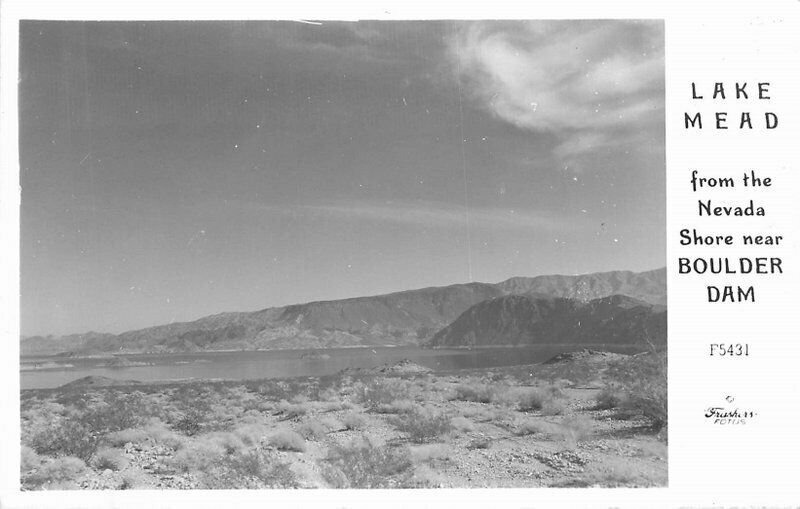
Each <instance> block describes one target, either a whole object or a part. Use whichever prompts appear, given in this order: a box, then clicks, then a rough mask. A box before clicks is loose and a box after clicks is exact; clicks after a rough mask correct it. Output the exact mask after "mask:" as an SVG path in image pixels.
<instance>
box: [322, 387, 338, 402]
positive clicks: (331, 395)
mask: <svg viewBox="0 0 800 509" xmlns="http://www.w3.org/2000/svg"><path fill="white" fill-rule="evenodd" d="M317 399H318V400H319V401H337V400H338V399H339V391H337V390H336V389H335V388H334V387H326V388H325V389H323V390H321V391H319V394H318V398H317Z"/></svg>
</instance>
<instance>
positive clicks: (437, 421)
mask: <svg viewBox="0 0 800 509" xmlns="http://www.w3.org/2000/svg"><path fill="white" fill-rule="evenodd" d="M392 423H393V424H394V425H395V427H396V428H397V429H398V430H399V431H401V432H403V433H405V434H406V435H407V437H408V439H409V440H411V441H412V442H416V443H422V442H427V441H430V440H433V439H436V438H439V437H440V436H442V435H444V434H446V433H449V432H450V431H452V430H453V425H452V424H451V422H450V417H448V416H447V415H446V414H444V413H441V412H437V411H435V410H432V409H430V408H420V409H416V410H415V411H413V412H408V413H406V414H403V415H402V416H399V417H397V418H395V419H394V420H393V421H392Z"/></svg>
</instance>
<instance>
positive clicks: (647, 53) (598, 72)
mask: <svg viewBox="0 0 800 509" xmlns="http://www.w3.org/2000/svg"><path fill="white" fill-rule="evenodd" d="M448 49H449V51H448V56H449V60H450V65H451V69H452V71H453V73H454V76H455V78H456V79H457V80H458V83H459V86H460V87H461V90H462V93H464V95H465V96H466V97H467V98H468V99H470V100H472V101H474V103H476V104H477V105H478V107H480V108H483V109H485V110H487V111H489V112H491V113H492V114H494V115H495V117H497V118H499V119H501V120H502V121H504V122H507V123H509V124H513V125H515V126H516V127H518V128H520V129H523V130H527V131H531V132H540V133H541V132H547V133H550V134H554V135H556V136H557V138H558V139H560V140H562V141H561V142H560V143H559V144H558V145H556V146H555V147H554V149H553V151H552V155H553V156H555V157H556V158H558V159H559V160H560V161H561V162H562V163H563V164H565V165H570V166H571V167H573V169H575V168H578V167H580V163H581V162H585V161H586V158H590V157H592V156H593V155H595V154H598V153H600V152H602V151H605V152H607V151H611V150H620V151H621V150H627V149H628V148H630V146H631V145H632V144H636V143H637V140H638V141H642V139H643V138H642V131H643V130H645V129H647V128H652V127H653V126H655V125H658V123H659V122H661V119H662V118H663V109H664V100H663V87H664V45H663V24H662V23H661V22H657V21H641V22H638V21H636V22H634V21H531V22H514V23H506V24H503V23H499V24H498V23H473V24H466V25H461V26H460V29H459V30H458V31H457V32H456V33H455V34H454V36H453V37H452V38H451V39H450V40H449V46H448ZM662 123H663V122H662Z"/></svg>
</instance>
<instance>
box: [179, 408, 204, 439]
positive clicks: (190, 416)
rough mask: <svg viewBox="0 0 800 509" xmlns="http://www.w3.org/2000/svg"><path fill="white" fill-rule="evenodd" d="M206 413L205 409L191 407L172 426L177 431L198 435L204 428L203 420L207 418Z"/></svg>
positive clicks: (187, 434)
mask: <svg viewBox="0 0 800 509" xmlns="http://www.w3.org/2000/svg"><path fill="white" fill-rule="evenodd" d="M204 413H205V412H203V411H200V410H197V409H194V408H190V409H189V410H187V411H186V412H185V413H184V414H183V416H182V417H181V418H180V419H178V420H177V421H176V422H175V424H174V425H173V426H172V427H173V428H174V429H175V431H178V432H179V433H183V434H184V435H186V436H194V435H197V434H198V433H200V431H201V430H202V429H203V421H204V419H205V417H204Z"/></svg>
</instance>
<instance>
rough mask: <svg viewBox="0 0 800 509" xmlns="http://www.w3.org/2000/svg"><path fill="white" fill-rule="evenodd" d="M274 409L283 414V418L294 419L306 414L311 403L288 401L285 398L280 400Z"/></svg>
mask: <svg viewBox="0 0 800 509" xmlns="http://www.w3.org/2000/svg"><path fill="white" fill-rule="evenodd" d="M276 409H277V411H278V412H279V413H282V414H283V417H284V418H285V419H296V418H298V417H302V416H304V415H306V414H307V413H308V412H309V410H311V405H310V404H309V403H307V402H305V401H300V402H296V403H290V402H288V401H286V400H281V401H280V402H279V403H278V405H277V407H276Z"/></svg>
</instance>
